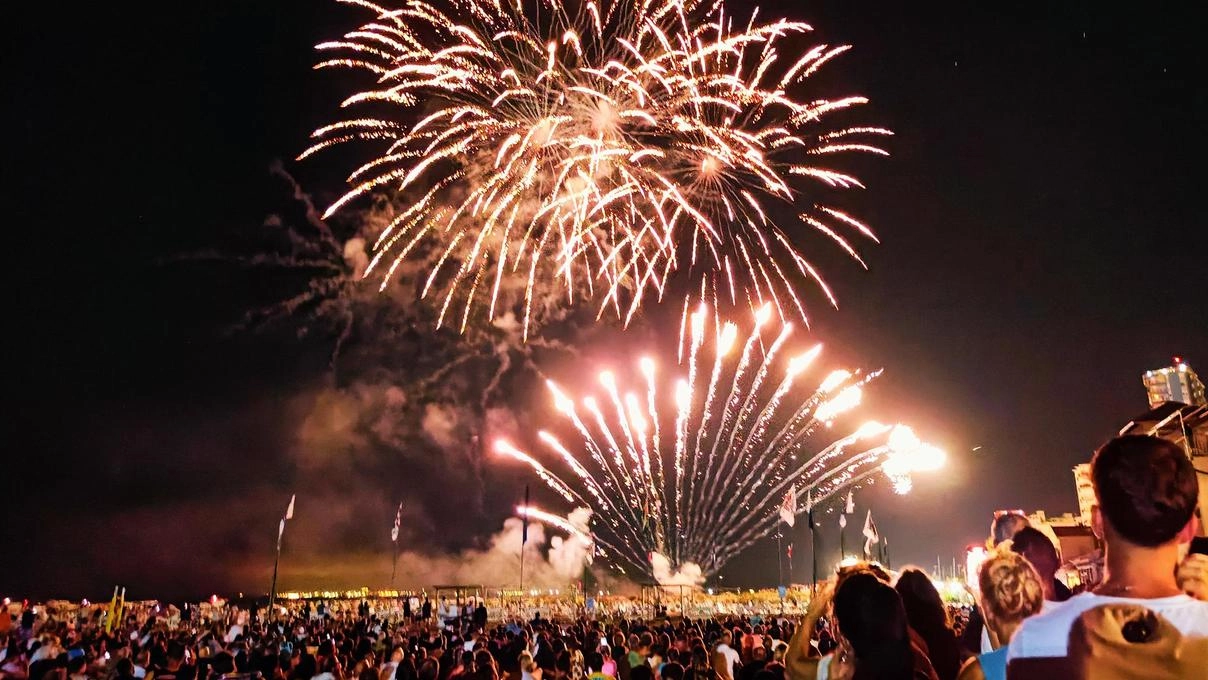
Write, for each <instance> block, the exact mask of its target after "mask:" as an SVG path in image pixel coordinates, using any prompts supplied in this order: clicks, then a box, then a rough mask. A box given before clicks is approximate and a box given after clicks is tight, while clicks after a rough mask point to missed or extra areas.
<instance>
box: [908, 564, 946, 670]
mask: <svg viewBox="0 0 1208 680" xmlns="http://www.w3.org/2000/svg"><path fill="white" fill-rule="evenodd" d="M895 590H897V591H898V595H900V596H901V597H902V607H903V608H904V609H905V610H906V621H907V623H909V624H910V627H911V628H913V629H914V632H916V633H918V635H919V637H921V638H922V639H923V642H925V643H926V644H927V650H926V651H927V658H928V659H930V660H931V667H932V668H934V669H935V674H936V675H938V676H939V678H940V680H955V678H956V675H957V673H959V672H960V667H961V652H960V645H959V644H958V642H957V639H956V633H954V632H953V631H952V623H951V622H950V621H949V620H948V610H947V609H946V608H945V607H944V601H943V600H941V599H940V593H939V591H938V590H936V589H935V585H934V584H932V583H931V578H930V577H928V576H927V574H925V573H923V572H922V571H921V570H919V569H917V568H914V567H907V568H906V569H903V570H902V573H901V575H900V576H898V583H897V586H896V587H895Z"/></svg>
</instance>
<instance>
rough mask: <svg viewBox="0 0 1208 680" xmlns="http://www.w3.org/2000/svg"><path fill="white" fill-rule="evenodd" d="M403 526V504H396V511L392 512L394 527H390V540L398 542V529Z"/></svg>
mask: <svg viewBox="0 0 1208 680" xmlns="http://www.w3.org/2000/svg"><path fill="white" fill-rule="evenodd" d="M402 526H403V504H402V503H399V504H398V512H396V513H394V527H392V528H391V529H390V540H391V541H393V542H394V543H398V530H399V528H400V527H402Z"/></svg>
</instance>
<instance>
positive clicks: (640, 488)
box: [495, 305, 944, 576]
mask: <svg viewBox="0 0 1208 680" xmlns="http://www.w3.org/2000/svg"><path fill="white" fill-rule="evenodd" d="M772 318H773V314H772V310H771V307H770V305H769V306H764V307H763V308H761V309H760V310H758V312H757V313H756V314H755V318H754V323H753V324H752V325H751V329H750V332H749V334H748V335H747V336H746V339H745V340H742V341H740V338H739V328H738V325H737V324H734V323H731V322H729V321H725V320H723V319H721V318H719V317H717V316H716V315H714V314H711V313H710V311H709V309H708V308H706V307H705V306H703V305H702V306H701V307H700V308H698V309H697V310H696V311H694V312H692V313H691V314H690V315H689V317H688V319H687V322H686V323H685V338H684V342H686V347H685V352H684V353H685V357H684V359H683V361H681V366H682V367H683V368H685V369H686V372H687V375H686V377H684V378H680V379H677V380H674V381H673V382H672V383H671V384H672V385H673V387H672V389H670V390H669V391H668V392H667V393H663V392H660V391H659V390H660V383H659V381H658V380H657V377H658V376H657V371H656V367H655V364H654V362H653V361H652V360H650V359H642V360H641V361H640V362H639V373H640V375H641V376H642V380H641V381H640V382H639V383H638V384H639V385H640V387H636V388H634V389H632V390H628V389H624V388H623V386H622V383H621V381H620V380H619V379H618V378H617V376H616V375H615V374H614V373H612V372H611V371H605V372H603V373H601V374H600V376H599V380H600V384H601V387H602V388H603V389H602V394H601V395H600V396H599V397H596V396H587V397H584V398H583V399H582V400H579V401H576V400H574V399H572V398H571V397H569V396H568V395H567V393H566V392H565V391H564V390H563V389H562V388H561V387H559V386H558V385H556V384H554V383H553V382H549V383H548V385H549V389H550V392H551V394H552V395H553V398H554V406H555V408H556V409H557V410H558V411H559V412H560V413H561V414H562V415H563V416H564V417H565V418H566V420H567V421H568V422H569V427H568V428H567V429H568V430H569V429H573V431H574V432H575V434H576V438H575V441H574V443H573V444H569V445H568V444H564V443H563V440H562V439H560V438H558V437H557V436H556V435H554V434H552V433H550V432H547V431H541V432H538V433H537V438H538V439H539V440H540V441H541V443H542V447H543V448H544V449H546V450H547V451H548V453H549V456H548V460H547V461H546V462H542V461H540V460H538V458H537V457H535V456H533V455H532V454H530V453H528V452H525V451H523V450H521V449H519V448H517V446H515V445H514V444H513V443H510V442H507V441H503V440H500V441H497V442H496V444H495V448H496V451H497V452H499V453H501V454H504V455H507V456H511V457H512V458H515V459H517V460H519V461H521V462H524V463H526V464H527V465H529V466H531V467H532V468H533V469H534V470H535V471H536V472H537V474H538V475H540V477H541V479H542V480H543V481H545V482H546V483H547V484H548V485H549V486H550V488H552V489H554V490H555V491H557V492H558V494H559V495H560V496H562V497H563V498H564V499H565V500H566V501H568V502H570V503H573V504H576V505H581V506H584V507H588V508H590V509H591V510H592V512H593V514H594V517H595V518H596V530H595V532H594V535H595V537H596V539H597V544H598V545H599V546H600V547H601V548H602V549H603V550H604V554H606V555H608V556H609V557H611V558H613V559H614V561H617V562H621V563H624V564H626V565H629V566H631V567H633V568H636V569H637V570H638V571H639V572H641V573H644V574H646V575H647V576H653V573H652V570H651V564H652V555H653V554H654V553H658V554H659V555H661V556H663V557H666V558H667V559H668V560H669V561H670V562H671V563H672V564H673V565H675V566H677V567H684V566H686V565H696V566H698V567H699V568H700V569H701V572H702V573H703V574H704V575H705V576H708V575H710V574H713V573H716V572H717V570H718V569H720V568H721V567H722V566H723V565H724V564H725V563H726V562H727V561H728V560H730V559H732V558H733V557H734V556H735V555H737V554H738V553H740V552H741V551H742V550H744V549H745V548H747V547H749V546H750V545H752V544H753V543H754V542H756V541H758V540H759V539H761V538H763V537H765V536H767V535H769V534H770V533H772V532H773V531H774V530H775V529H776V522H777V513H776V508H777V507H778V506H779V504H780V501H781V500H782V499H783V498H784V496H785V494H786V493H787V492H788V489H789V488H790V486H791V487H793V488H794V489H795V490H796V492H797V495H798V497H799V498H801V499H807V502H808V503H812V504H814V505H820V504H823V503H826V502H827V501H828V500H829V499H831V498H834V497H837V494H839V493H841V492H843V491H846V490H847V489H849V488H852V487H853V486H856V485H859V484H861V483H864V482H866V481H868V480H870V479H871V478H872V477H873V476H874V475H876V474H878V473H880V474H882V475H884V476H885V477H887V478H888V479H889V480H890V481H891V483H892V484H893V485H894V489H895V490H896V491H897V492H898V493H907V492H909V491H910V484H911V474H912V473H914V472H919V471H925V470H933V469H936V468H937V467H939V466H940V465H942V463H943V461H944V453H943V451H941V450H939V449H937V448H935V447H934V446H931V445H928V444H925V443H923V442H922V441H920V440H919V438H918V437H917V436H915V434H914V433H913V432H912V431H911V430H910V428H908V427H906V426H903V425H895V426H890V425H883V424H881V423H877V422H867V423H864V424H863V425H861V426H859V427H858V428H856V429H855V430H853V431H851V432H850V433H848V434H846V435H844V436H842V437H839V438H837V439H836V438H834V434H833V433H832V426H833V424H834V423H835V422H836V419H837V418H839V417H840V416H841V415H843V414H844V413H847V412H849V411H851V410H853V409H855V408H856V407H857V406H858V405H859V404H860V401H861V397H862V393H863V389H864V387H865V386H866V385H867V383H868V382H869V381H870V380H872V379H874V378H875V377H876V376H877V375H878V374H879V373H880V372H879V371H877V372H872V373H860V372H851V371H847V370H843V369H838V370H833V371H830V372H827V373H825V374H822V373H816V372H815V371H814V370H812V367H813V364H815V363H816V362H817V360H818V357H819V356H820V354H821V352H822V346H821V345H814V346H812V347H810V348H808V349H805V350H803V351H802V350H798V349H790V348H791V334H792V325H791V324H789V323H784V324H778V325H779V328H774V327H773V324H772V323H771V319H772ZM811 376H813V377H811ZM819 378H820V379H819ZM668 402H671V403H672V404H673V405H674V407H673V408H672V409H670V411H671V412H669V413H665V412H663V411H661V410H660V406H661V405H665V404H667V403H668ZM819 440H822V441H824V442H828V443H826V444H825V445H824V446H822V447H821V448H818V444H819ZM805 511H806V507H805V504H803V505H802V506H801V507H800V508H799V512H805Z"/></svg>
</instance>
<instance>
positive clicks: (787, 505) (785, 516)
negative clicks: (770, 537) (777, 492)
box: [780, 486, 797, 527]
mask: <svg viewBox="0 0 1208 680" xmlns="http://www.w3.org/2000/svg"><path fill="white" fill-rule="evenodd" d="M780 519H782V520H784V523H785V524H787V525H789V526H790V527H791V526H793V524H795V523H796V522H797V489H796V488H794V487H793V486H789V492H788V493H786V494H785V495H784V502H783V503H781V504H780Z"/></svg>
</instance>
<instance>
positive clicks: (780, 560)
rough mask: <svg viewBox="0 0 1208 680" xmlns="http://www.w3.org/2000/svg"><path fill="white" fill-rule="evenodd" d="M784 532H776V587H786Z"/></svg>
mask: <svg viewBox="0 0 1208 680" xmlns="http://www.w3.org/2000/svg"><path fill="white" fill-rule="evenodd" d="M783 533H784V532H783V531H779V530H778V531H777V532H776V579H777V580H776V585H780V586H783V585H784V551H783V549H782V548H781V542H780V541H781V535H782V534H783Z"/></svg>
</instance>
